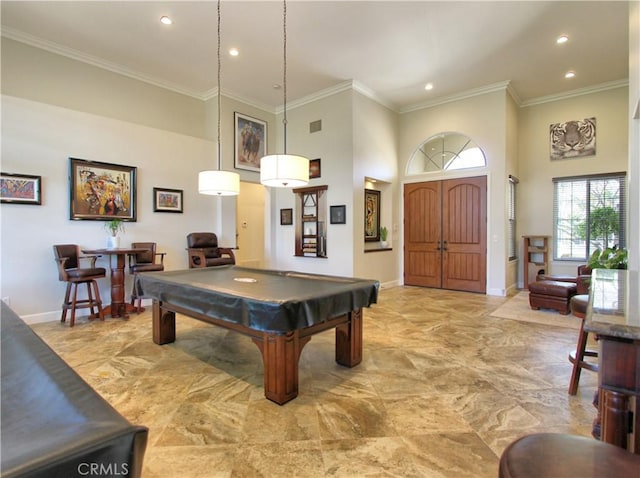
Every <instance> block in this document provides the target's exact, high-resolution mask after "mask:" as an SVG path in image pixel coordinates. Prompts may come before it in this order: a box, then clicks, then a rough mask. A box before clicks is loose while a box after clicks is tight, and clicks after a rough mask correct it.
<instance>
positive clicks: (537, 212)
mask: <svg viewBox="0 0 640 478" xmlns="http://www.w3.org/2000/svg"><path fill="white" fill-rule="evenodd" d="M627 91H628V89H627V88H626V87H621V88H615V89H612V90H607V91H602V92H599V93H593V94H590V95H584V96H576V97H573V98H568V99H564V100H559V101H553V102H548V103H542V104H539V105H535V106H529V107H526V108H522V109H521V111H520V124H519V133H518V137H519V153H518V154H519V170H520V176H519V177H520V184H519V185H518V187H519V191H518V195H519V199H520V201H519V204H518V235H519V236H523V235H547V236H553V183H552V178H554V177H562V176H574V175H582V174H596V173H608V172H618V171H627V168H628V146H629V143H628V141H627V132H628V125H627V115H628V98H627ZM591 117H595V118H596V128H597V129H596V154H595V156H588V157H582V158H576V159H566V160H556V161H551V160H550V159H549V125H551V124H553V123H560V122H563V121H569V120H578V119H583V118H591ZM551 247H553V244H551ZM552 254H553V252H552ZM520 257H524V253H521V255H520ZM550 257H553V255H551V256H550ZM577 265H578V264H577V263H575V262H568V261H552V262H551V264H550V269H551V273H552V274H575V272H576V267H577ZM519 276H520V277H519V280H520V281H521V282H522V271H520V272H519Z"/></svg>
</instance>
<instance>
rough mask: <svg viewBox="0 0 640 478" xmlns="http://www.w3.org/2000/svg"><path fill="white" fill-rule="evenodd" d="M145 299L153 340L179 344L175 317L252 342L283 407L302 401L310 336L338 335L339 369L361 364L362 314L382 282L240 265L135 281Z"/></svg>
mask: <svg viewBox="0 0 640 478" xmlns="http://www.w3.org/2000/svg"><path fill="white" fill-rule="evenodd" d="M136 288H137V289H138V294H139V296H141V297H149V298H152V299H153V341H154V342H155V343H156V344H159V345H162V344H167V343H171V342H174V341H175V339H176V323H175V314H176V313H178V314H184V315H187V316H189V317H193V318H195V319H198V320H202V321H204V322H207V323H210V324H214V325H217V326H220V327H224V328H226V329H230V330H234V331H236V332H239V333H241V334H244V335H248V336H249V337H251V339H252V340H253V342H254V343H255V344H256V345H257V346H258V349H259V350H260V352H261V354H262V360H263V366H264V394H265V397H266V398H268V399H269V400H272V401H273V402H275V403H277V404H279V405H282V404H284V403H286V402H288V401H289V400H292V399H294V398H295V397H296V396H297V395H298V360H299V358H300V353H301V352H302V348H303V347H304V346H305V345H306V344H307V343H308V342H309V340H311V336H313V335H314V334H317V333H319V332H323V331H325V330H328V329H335V330H336V348H335V350H336V355H335V356H336V362H338V363H339V364H340V365H343V366H345V367H354V366H356V365H358V364H359V363H360V362H361V361H362V308H363V307H369V306H370V305H371V304H374V303H376V301H377V297H378V288H379V283H378V281H376V280H368V279H356V278H350V277H337V276H328V275H318V274H307V273H302V272H293V271H274V270H264V269H253V268H246V267H239V266H231V265H230V266H221V267H208V268H205V269H189V270H180V271H167V272H149V273H142V274H138V276H137V278H136Z"/></svg>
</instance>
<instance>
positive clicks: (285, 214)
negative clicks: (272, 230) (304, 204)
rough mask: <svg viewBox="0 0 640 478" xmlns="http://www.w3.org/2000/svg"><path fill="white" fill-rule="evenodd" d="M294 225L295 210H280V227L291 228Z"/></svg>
mask: <svg viewBox="0 0 640 478" xmlns="http://www.w3.org/2000/svg"><path fill="white" fill-rule="evenodd" d="M292 224H293V209H280V225H281V226H291V225H292Z"/></svg>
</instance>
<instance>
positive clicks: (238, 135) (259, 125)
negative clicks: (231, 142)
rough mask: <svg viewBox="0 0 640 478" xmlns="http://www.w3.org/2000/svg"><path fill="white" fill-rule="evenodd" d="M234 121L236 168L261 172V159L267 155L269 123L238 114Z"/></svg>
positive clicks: (235, 115) (236, 113)
mask: <svg viewBox="0 0 640 478" xmlns="http://www.w3.org/2000/svg"><path fill="white" fill-rule="evenodd" d="M234 121H235V130H234V131H235V166H236V168H237V169H246V170H248V171H257V172H260V158H262V157H263V156H264V155H265V154H267V123H266V122H264V121H262V120H259V119H256V118H252V117H251V116H247V115H243V114H242V113H238V112H235V113H234Z"/></svg>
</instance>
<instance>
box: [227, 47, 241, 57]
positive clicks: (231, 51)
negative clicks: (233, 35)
mask: <svg viewBox="0 0 640 478" xmlns="http://www.w3.org/2000/svg"><path fill="white" fill-rule="evenodd" d="M239 54H240V51H238V49H237V48H230V49H229V55H231V56H238V55H239Z"/></svg>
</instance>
